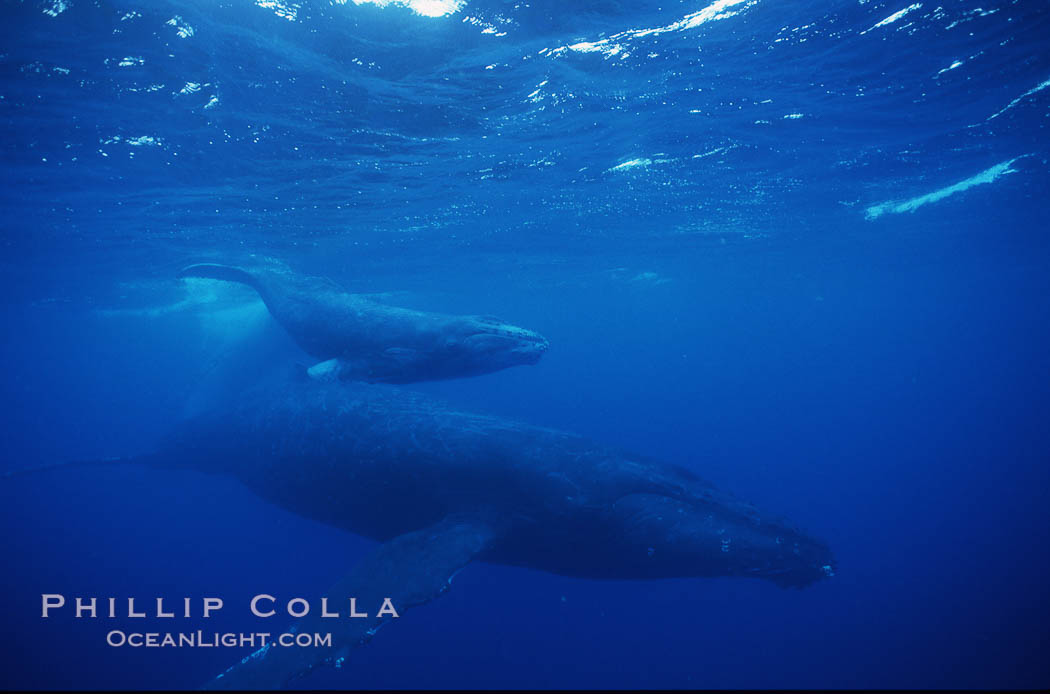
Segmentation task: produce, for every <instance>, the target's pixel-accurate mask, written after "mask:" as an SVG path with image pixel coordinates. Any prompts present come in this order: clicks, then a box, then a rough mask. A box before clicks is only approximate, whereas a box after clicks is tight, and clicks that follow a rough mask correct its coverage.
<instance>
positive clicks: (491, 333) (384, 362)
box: [177, 263, 548, 383]
mask: <svg viewBox="0 0 1050 694" xmlns="http://www.w3.org/2000/svg"><path fill="white" fill-rule="evenodd" d="M177 276H178V277H180V278H186V277H197V278H206V279H217V280H224V281H227V282H238V283H241V284H246V285H248V286H250V287H252V288H253V289H255V290H256V291H257V292H258V293H259V296H260V297H261V298H262V300H263V302H264V303H265V304H266V307H267V309H269V311H270V314H271V315H272V316H273V317H274V319H275V320H276V321H277V322H278V323H280V324H281V325H282V326H283V327H284V329H285V330H287V331H288V334H289V335H291V337H292V339H294V340H295V341H296V343H297V344H298V345H299V346H300V347H302V349H303V350H305V351H306V352H307V353H309V354H311V355H312V356H314V357H317V358H318V359H320V360H321V362H320V363H318V364H316V365H314V366H313V367H312V368H311V369H310V370H309V373H310V375H311V376H313V377H314V378H315V379H317V380H358V381H366V382H373V383H375V382H383V383H413V382H417V381H429V380H440V379H448V378H462V377H466V376H477V375H480V374H486V373H491V372H493V371H499V370H501V369H505V368H508V367H511V366H516V365H520V364H535V363H536V362H537V361H539V359H540V357H542V356H543V354H544V352H546V351H547V347H548V342H547V340H546V339H545V338H544V337H543V336H542V335H539V334H538V333H535V332H533V331H531V330H526V329H524V328H519V327H517V326H515V325H511V324H509V323H506V322H505V321H502V320H500V319H498V318H495V317H492V316H456V315H447V314H442V313H431V312H426V311H415V310H412V309H407V308H400V307H397V306H387V305H385V304H381V303H379V302H376V301H373V300H371V299H369V298H367V297H364V296H361V295H358V294H350V293H348V292H346V291H344V290H343V289H341V288H340V287H339V286H338V285H336V284H335V283H333V282H331V281H329V280H327V279H324V278H321V277H311V276H307V275H297V274H295V273H292V272H290V271H288V270H287V269H285V268H283V267H280V266H261V267H256V268H250V269H249V268H240V267H233V266H230V265H219V264H214V263H202V264H197V265H190V266H188V267H186V268H183V270H182V271H180V272H179V273H178V275H177Z"/></svg>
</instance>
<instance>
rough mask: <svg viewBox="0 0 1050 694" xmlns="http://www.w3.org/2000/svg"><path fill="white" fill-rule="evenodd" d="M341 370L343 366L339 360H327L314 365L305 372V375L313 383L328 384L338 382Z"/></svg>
mask: <svg viewBox="0 0 1050 694" xmlns="http://www.w3.org/2000/svg"><path fill="white" fill-rule="evenodd" d="M342 370H343V364H342V360H341V359H329V360H327V361H322V362H318V363H316V364H314V365H313V366H311V367H310V368H309V369H307V370H306V373H307V374H309V376H310V378H312V379H314V380H315V381H322V382H328V381H337V380H339V378H340V376H339V374H340V372H341V371H342Z"/></svg>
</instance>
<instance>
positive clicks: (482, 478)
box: [98, 377, 835, 689]
mask: <svg viewBox="0 0 1050 694" xmlns="http://www.w3.org/2000/svg"><path fill="white" fill-rule="evenodd" d="M122 461H123V462H129V463H141V464H147V465H151V466H157V467H164V468H182V469H195V470H198V471H201V472H206V473H216V474H224V475H230V476H233V477H234V478H236V479H238V480H240V481H241V482H242V483H243V484H245V485H246V486H247V487H248V488H249V489H251V490H252V491H253V492H254V493H255V494H257V495H258V496H260V497H262V498H264V499H266V500H268V501H270V502H272V503H274V504H276V505H278V506H280V507H282V508H284V509H287V510H289V511H291V512H293V513H296V514H299V515H301V516H304V517H307V518H311V519H314V520H317V521H320V522H323V523H326V524H329V525H331V526H334V527H337V528H340V529H343V530H345V531H348V532H351V533H355V534H358V535H362V536H366V537H369V538H372V539H375V540H378V541H379V542H381V543H383V544H381V545H380V546H379V547H378V548H377V549H376V550H375V551H374V552H372V553H371V555H369V556H367V557H366V558H364V559H363V560H362V561H360V562H359V563H358V564H357V565H356V566H355V567H354V569H353V570H352V571H351V572H350V574H349V575H347V576H346V577H345V578H343V579H342V580H340V581H339V582H337V583H336V584H335V585H334V586H333V587H332V588H331V589H330V590H328V591H327V592H326V593H324V597H326V598H327V599H328V602H329V603H330V604H331V605H336V604H340V603H343V604H345V602H346V599H347V597H354V598H356V601H357V604H358V605H365V606H371V609H369V610H368V611H369V613H370V617H369V618H367V619H345V618H344V619H323V617H322V615H320V614H319V612H320V610H314V611H311V612H310V614H308V615H307V616H305V617H304V618H303V619H302V620H300V622H299V623H298V624H297V625H296V626H295V627H292V630H293V631H295V633H299V634H306V633H313V632H314V631H317V632H328V633H330V634H331V648H280V647H269V646H267V647H264V648H261V649H259V650H258V651H256V652H255V653H253V654H252V655H250V656H248V657H246V658H244V660H242V661H241V662H239V663H237V664H235V665H234V666H233V667H231V668H230V669H229V670H227V671H226V672H225V673H223V674H221V675H219V676H217V677H216V678H215V679H214V680H212V681H210V682H209V683H208V684H207V685H206V686H207V687H208V688H216V689H263V688H274V687H279V686H282V685H284V684H287V683H288V682H289V681H291V680H293V679H295V678H297V677H299V676H302V675H304V674H305V673H307V672H309V671H310V670H311V669H313V668H314V667H317V666H319V665H323V664H335V665H339V664H341V662H342V659H343V658H344V657H345V656H346V655H347V652H348V651H349V650H350V649H352V648H354V647H355V646H357V645H359V644H362V643H364V642H366V641H367V640H369V639H370V638H371V637H372V635H373V634H375V632H376V630H377V629H378V628H379V627H381V626H382V625H383V624H384V623H386V622H389V621H390V620H391V619H393V617H391V616H390V615H384V616H380V615H379V613H378V612H376V611H375V610H376V607H377V606H379V605H381V604H383V603H384V600H386V599H389V600H390V602H391V603H392V605H393V606H394V608H395V609H396V611H397V613H398V615H399V616H400V617H403V616H404V614H405V611H406V610H407V609H409V608H411V607H413V606H414V605H420V604H423V603H425V602H428V601H430V600H432V599H434V598H436V597H438V596H439V595H440V594H441V593H443V592H444V591H445V590H446V589H447V588H448V587H449V584H450V582H451V579H452V577H453V576H454V574H456V573H457V572H458V571H459V570H460V569H462V568H463V567H464V566H466V565H467V564H468V563H470V562H471V561H473V560H475V559H478V560H483V561H488V562H495V563H502V564H508V565H515V566H522V567H530V568H534V569H539V570H544V571H548V572H553V573H556V574H562V575H568V576H579V577H592V578H633V579H649V578H662V577H716V576H738V577H751V578H757V579H764V580H767V581H771V582H773V583H775V584H776V585H778V586H782V587H804V586H807V585H810V584H812V583H814V582H816V581H818V580H820V579H822V578H824V577H826V576H829V575H832V573H833V569H834V566H835V561H834V559H833V557H832V554H831V551H830V550H829V549H828V547H827V546H826V545H825V544H824V543H823V542H821V541H819V540H816V539H813V538H811V537H809V536H807V535H805V534H804V533H802V532H801V531H800V530H798V529H796V528H795V527H793V526H792V525H791V524H789V523H787V522H786V521H783V520H780V519H777V518H774V517H771V516H768V515H766V514H764V513H760V512H759V511H758V510H757V509H755V508H754V507H753V506H751V505H750V504H748V503H745V502H743V501H741V500H739V499H737V498H735V497H733V496H731V495H730V494H728V493H725V492H721V491H718V490H717V489H716V488H715V487H713V486H712V485H711V484H710V483H708V482H706V481H704V480H702V479H700V478H699V477H697V476H696V475H695V474H693V473H692V472H690V471H689V470H687V469H685V468H681V467H676V466H673V465H668V464H664V463H660V462H657V461H653V460H648V459H645V458H642V457H639V456H636V455H632V454H629V453H625V452H623V451H620V450H617V449H615V448H611V447H608V446H603V445H600V444H597V443H594V442H592V441H589V440H587V439H585V438H583V437H580V436H576V435H573V434H569V433H565V432H561V431H557V430H553V429H547V428H542V427H537V426H531V425H527V424H522V423H518V422H515V421H511V420H507V419H502V418H498V417H493V416H485V415H479V414H471V413H467V412H462V411H459V410H458V409H455V408H451V407H449V406H447V405H444V404H442V403H440V402H437V401H434V400H432V399H430V398H427V397H424V396H422V395H420V394H417V393H410V392H404V391H401V390H399V389H397V388H394V387H392V386H388V385H373V384H365V383H348V384H335V383H326V382H320V383H319V382H316V381H312V380H310V379H306V378H302V377H300V378H298V379H290V380H283V379H281V380H274V381H271V382H268V383H260V384H259V385H258V386H257V389H256V390H254V391H247V392H244V393H241V394H239V395H238V396H237V398H236V400H235V402H234V403H233V404H232V405H231V406H229V407H225V408H223V409H222V410H219V411H214V412H211V413H209V414H206V415H200V416H197V417H195V418H193V419H190V420H187V421H186V422H184V423H183V424H182V425H180V426H178V427H177V428H176V429H175V431H174V432H173V433H172V434H170V435H169V436H168V437H166V438H165V439H164V441H163V442H162V443H161V444H160V445H159V446H158V448H157V449H156V451H155V452H153V453H151V454H149V455H146V456H142V457H139V458H126V459H122ZM98 462H105V463H110V462H114V461H113V460H109V461H98Z"/></svg>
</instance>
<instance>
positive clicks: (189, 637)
mask: <svg viewBox="0 0 1050 694" xmlns="http://www.w3.org/2000/svg"><path fill="white" fill-rule="evenodd" d="M106 643H107V644H109V645H110V646H113V647H115V648H121V647H127V646H130V647H131V648H243V647H245V646H247V647H249V648H265V647H266V646H272V645H274V644H276V645H278V646H284V647H299V648H331V647H332V635H331V634H318V633H313V634H293V633H290V632H285V633H283V634H278V635H277V636H276V638H274V636H273V634H270V633H266V632H259V633H253V634H245V633H240V634H238V633H233V632H226V633H221V634H220V633H218V632H208V633H205V632H204V631H200V630H198V631H190V632H178V633H172V632H164V633H159V632H150V633H142V632H130V633H128V632H123V631H120V630H119V629H114V630H113V631H111V632H109V633H108V634H106Z"/></svg>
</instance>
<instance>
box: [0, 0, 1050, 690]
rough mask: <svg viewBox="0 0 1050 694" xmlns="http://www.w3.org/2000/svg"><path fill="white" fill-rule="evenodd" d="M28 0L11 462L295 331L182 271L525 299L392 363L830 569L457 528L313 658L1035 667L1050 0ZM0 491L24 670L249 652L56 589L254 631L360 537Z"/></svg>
mask: <svg viewBox="0 0 1050 694" xmlns="http://www.w3.org/2000/svg"><path fill="white" fill-rule="evenodd" d="M2 12H3V20H4V21H3V22H2V23H0V24H2V28H0V32H2V35H3V41H2V43H0V114H2V119H3V126H4V137H3V139H2V140H0V152H2V156H3V166H2V168H0V175H2V176H3V180H2V185H0V208H2V210H3V233H2V237H0V238H2V243H3V246H2V253H0V269H2V272H0V289H2V292H0V297H2V300H0V325H3V326H4V333H3V335H4V339H3V342H2V350H3V352H2V354H3V362H4V366H3V369H2V377H0V392H2V402H3V405H2V407H3V409H4V417H3V422H2V424H0V446H2V448H0V450H2V451H3V455H4V461H3V468H4V469H5V470H13V469H19V468H26V467H32V466H36V465H42V464H47V463H53V462H57V461H62V460H72V459H88V458H97V457H106V456H114V455H129V454H134V453H141V452H145V451H149V450H150V449H151V447H153V446H155V445H156V444H157V442H158V441H159V440H160V437H161V436H162V435H163V434H164V433H165V432H166V431H167V430H168V429H170V428H171V427H172V426H173V423H174V422H176V421H177V420H178V419H179V418H180V417H182V416H183V415H184V414H185V413H186V412H187V411H189V410H192V409H193V408H194V407H196V406H197V405H198V404H199V403H201V402H203V401H206V400H207V399H208V398H210V397H212V396H214V394H215V393H217V392H221V391H230V390H234V391H235V390H237V389H239V388H242V387H243V386H244V384H246V383H248V382H250V381H252V380H253V379H254V378H255V377H256V376H257V375H258V374H260V373H263V372H266V371H268V370H270V369H272V368H274V364H276V363H280V362H284V361H289V360H292V359H296V358H301V357H300V356H298V355H296V354H295V349H296V348H295V347H294V346H293V345H292V344H291V342H290V340H289V339H288V337H287V336H286V335H285V334H284V332H283V331H282V329H281V328H280V327H279V326H277V325H276V324H275V323H274V322H273V321H272V320H271V319H270V317H269V315H268V314H267V312H266V310H265V308H264V307H263V306H262V304H261V303H260V302H259V301H258V299H257V298H256V297H255V295H254V294H253V293H251V292H250V291H247V290H243V289H241V288H238V287H233V286H228V285H223V284H218V283H214V282H207V281H192V282H184V281H180V280H176V279H175V274H176V272H177V271H178V270H179V268H181V267H182V266H183V265H185V264H187V263H189V262H199V261H212V262H221V261H223V260H239V259H243V258H246V257H248V256H249V255H251V254H254V255H256V256H258V257H274V258H279V259H281V260H282V261H284V262H286V263H287V264H288V265H289V266H291V267H294V268H295V269H297V270H299V271H302V272H308V273H310V274H315V275H324V276H327V277H330V278H332V279H333V280H335V281H338V282H339V283H340V284H342V285H343V286H345V287H346V288H347V289H348V290H350V291H353V292H360V293H368V294H376V295H378V296H379V297H381V298H382V300H384V301H387V302H389V303H395V304H401V305H406V306H411V307H414V308H420V309H425V310H433V311H443V312H449V313H478V314H496V315H499V316H501V317H505V318H506V319H508V320H510V321H511V322H513V323H515V324H518V325H523V326H527V327H530V328H533V329H535V330H538V331H540V332H541V333H543V334H544V335H545V336H546V337H547V338H549V340H550V343H551V348H550V351H549V353H548V354H546V355H545V356H544V358H543V359H542V360H541V361H540V362H539V363H538V364H536V365H534V366H523V367H517V368H513V369H508V370H504V371H500V372H498V373H494V374H490V375H486V376H481V377H477V378H473V379H464V380H454V381H440V382H430V383H421V384H414V385H412V386H410V387H411V388H413V389H416V390H422V391H425V392H427V393H430V394H434V395H437V396H440V397H442V398H444V399H446V400H448V401H450V402H452V403H455V404H456V405H457V406H461V407H463V408H464V409H469V410H473V411H480V412H489V413H493V414H498V415H501V416H507V417H512V418H516V419H521V420H525V421H528V422H532V423H535V424H540V425H545V426H551V427H556V428H559V429H564V430H568V431H574V432H578V433H580V434H584V435H587V436H589V437H591V438H593V439H595V440H598V441H602V442H605V443H609V444H614V445H618V446H623V447H626V448H628V449H631V450H635V451H639V452H641V453H644V454H646V455H649V456H652V457H655V458H658V459H662V460H665V461H668V462H672V463H677V464H681V465H683V466H686V467H688V468H690V469H692V470H695V471H696V472H697V473H699V474H701V475H703V476H704V477H706V478H709V479H711V480H713V481H714V482H716V483H717V484H718V485H719V486H721V487H724V488H726V489H729V490H732V491H733V492H734V493H736V494H738V495H739V496H741V497H743V498H745V499H748V500H750V501H753V502H755V503H756V504H757V505H759V506H760V507H762V508H767V509H770V510H772V511H775V512H777V513H781V514H783V515H785V516H787V517H789V518H791V519H792V520H793V521H795V522H797V523H798V524H799V525H801V526H802V527H804V528H806V529H807V530H808V531H809V532H810V533H812V534H813V535H815V536H817V537H820V538H822V539H824V540H826V541H827V542H828V543H829V545H830V546H831V547H832V549H833V550H834V552H835V554H836V557H837V559H838V567H837V575H836V576H835V577H833V578H832V579H830V580H827V581H822V582H820V583H818V584H816V585H814V586H812V587H809V588H806V589H804V590H782V589H779V588H777V587H775V586H773V585H771V584H766V583H763V582H759V581H747V580H742V579H674V580H660V581H595V580H583V579H574V578H566V577H560V576H554V575H550V574H546V573H543V572H539V571H533V570H528V569H520V568H508V567H503V566H493V565H488V564H475V565H472V566H470V567H468V568H467V569H466V570H464V571H463V572H462V573H461V574H460V575H458V576H457V578H456V581H455V584H454V586H453V587H452V589H451V590H450V591H449V592H448V594H447V595H445V596H443V597H442V598H441V599H440V600H437V601H435V602H433V603H431V604H428V605H425V606H423V607H420V608H418V609H415V610H412V611H411V612H409V613H407V614H406V615H405V616H404V618H403V619H401V620H400V621H399V622H398V623H396V624H395V625H393V626H390V627H389V628H385V629H384V630H383V631H382V633H381V634H379V635H377V636H376V638H375V639H374V640H373V641H372V642H371V643H370V644H369V645H368V646H367V647H365V648H362V649H358V650H357V651H355V652H354V653H353V655H352V657H351V658H349V659H348V661H347V663H346V665H345V666H344V667H343V668H342V669H340V670H326V671H318V672H316V673H314V674H312V675H311V676H310V677H308V678H307V679H304V680H302V681H301V683H300V684H301V685H302V686H304V687H308V688H328V687H332V688H359V687H360V688H377V687H395V688H400V687H578V688H579V687H588V688H602V687H629V688H680V687H690V688H693V687H701V688H705V687H716V688H741V687H759V688H762V687H791V688H795V687H818V688H819V687H834V688H842V687H928V688H929V687H933V688H937V687H944V688H961V687H1046V686H1047V685H1048V684H1050V665H1048V661H1047V659H1046V657H1045V643H1047V642H1048V641H1050V594H1048V592H1047V590H1046V586H1047V585H1048V583H1050V556H1048V550H1050V531H1048V528H1050V524H1048V523H1047V513H1046V508H1047V505H1048V502H1050V493H1048V490H1050V473H1048V471H1047V464H1046V462H1047V460H1048V459H1050V433H1048V431H1050V429H1048V427H1047V416H1048V414H1050V351H1048V345H1050V299H1048V297H1050V272H1048V270H1050V241H1048V239H1047V235H1046V231H1047V229H1048V228H1050V214H1048V212H1047V205H1046V201H1047V199H1048V197H1050V173H1048V168H1047V166H1048V156H1050V138H1048V137H1047V135H1048V124H1050V39H1048V37H1050V6H1048V5H1047V4H1046V3H1045V2H1042V1H1040V0H1015V1H1012V2H1008V1H1006V0H993V1H992V2H989V3H984V2H981V3H978V2H976V0H965V1H960V2H955V1H952V2H944V3H941V4H937V3H932V2H926V1H925V0H924V1H922V2H914V3H911V4H909V2H908V0H901V1H899V2H893V1H883V0H860V1H859V2H858V1H857V0H848V1H847V0H826V1H823V2H815V1H811V2H795V3H777V2H773V1H772V0H717V1H716V2H713V3H710V2H708V0H699V1H694V0H683V1H681V2H677V1H672V2H660V3H656V2H648V1H640V2H634V3H598V2H576V3H571V4H570V3H555V2H550V1H548V0H539V1H536V0H531V1H530V2H498V1H496V0H480V1H479V0H466V1H464V0H401V1H400V2H397V1H390V2H360V3H358V2H357V0H355V1H354V2H350V3H345V2H324V1H321V0H316V1H306V0H304V1H303V2H287V1H285V0H255V1H254V2H252V1H251V0H229V1H227V2H223V3H213V2H207V1H204V0H198V1H163V0H156V1H154V2H150V3H138V4H136V3H130V4H112V3H109V2H101V1H100V2H88V1H87V0H46V1H43V2H41V1H39V0H24V1H21V2H7V3H4V5H3V8H2ZM0 495H2V499H0V509H2V517H3V521H2V527H3V529H4V530H3V533H2V542H3V545H2V547H0V550H2V553H3V557H4V566H5V570H4V571H3V572H2V575H3V578H2V582H3V589H2V591H0V594H2V601H3V602H2V609H3V614H4V615H5V628H4V629H3V630H0V662H2V663H3V666H2V667H0V686H2V687H4V688H48V689H55V688H68V687H78V688H110V687H117V688H143V687H148V688H157V687H162V688H164V687H167V688H186V687H196V686H199V685H200V684H202V683H203V682H205V681H206V680H207V679H208V678H209V677H211V676H213V675H214V674H216V673H217V672H219V671H221V670H222V669H223V668H225V667H226V666H228V665H230V664H231V663H232V662H234V661H235V660H237V659H239V658H240V657H242V656H243V655H245V654H246V653H247V649H244V650H236V651H234V650H228V649H211V650H207V649H198V650H195V651H191V652H187V651H186V650H181V651H180V650H177V649H137V650H132V649H128V648H123V649H117V648H111V647H109V646H107V645H106V643H105V639H104V635H105V632H106V630H107V629H108V628H110V627H109V626H108V623H100V622H103V620H98V621H93V620H90V619H81V620H75V619H71V618H68V615H66V617H63V618H53V619H48V620H43V619H41V617H40V595H41V593H64V594H66V595H69V596H73V595H84V596H91V595H99V596H108V595H116V596H139V597H141V598H143V599H149V598H151V597H152V596H157V595H164V596H172V597H173V598H178V597H182V596H194V597H199V596H205V595H220V596H225V597H226V599H227V602H228V604H229V605H230V606H231V607H230V608H228V609H225V610H224V611H223V613H222V614H221V615H219V616H218V617H216V618H215V619H214V623H213V624H207V625H206V626H207V627H208V628H215V629H232V630H250V629H252V628H253V622H252V618H251V617H250V616H246V613H245V611H244V610H240V609H234V608H233V605H237V604H240V603H241V602H243V601H245V600H246V599H247V598H248V597H250V596H251V595H255V594H257V593H259V592H268V593H272V594H274V595H278V596H281V597H283V598H285V599H287V598H290V597H295V596H311V595H317V594H319V593H320V592H321V591H323V590H325V589H326V588H327V587H328V586H329V585H331V583H332V582H333V580H334V579H335V578H336V577H338V576H340V575H342V574H343V573H345V572H346V571H347V569H348V567H350V566H352V565H353V564H354V563H355V562H356V561H357V560H358V559H360V558H361V557H362V556H364V555H365V554H366V553H367V552H368V551H369V550H370V549H371V548H372V547H373V543H371V542H370V541H368V540H365V539H362V538H359V537H355V536H351V535H347V534H346V533H343V532H341V531H338V530H335V529H333V528H329V527H326V526H323V525H320V524H318V523H315V522H312V521H308V520H306V519H303V518H300V517H297V516H295V515H292V514H290V513H288V512H287V511H284V510H282V509H280V508H277V507H275V506H273V505H270V504H267V503H265V502H263V501H261V500H259V499H258V498H256V497H255V496H253V495H252V494H251V493H250V492H248V491H247V490H246V489H244V488H242V487H241V486H239V485H238V483H236V482H235V481H233V480H228V479H224V478H222V477H217V476H216V477H213V476H205V475H201V474H198V473H193V472H189V471H184V472H173V471H162V470H152V469H140V468H136V467H134V466H127V465H124V466H110V467H91V468H88V467H84V468H66V469H55V470H51V471H47V472H40V473H36V474H34V475H31V476H26V477H18V478H10V479H4V480H0ZM129 621H130V620H123V621H120V620H118V622H119V623H120V624H124V625H127V623H128V622H129ZM178 626H179V627H180V628H186V627H185V626H184V625H182V624H180V625H178ZM203 626H204V625H203V622H202V621H194V622H192V624H191V625H190V628H203Z"/></svg>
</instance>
